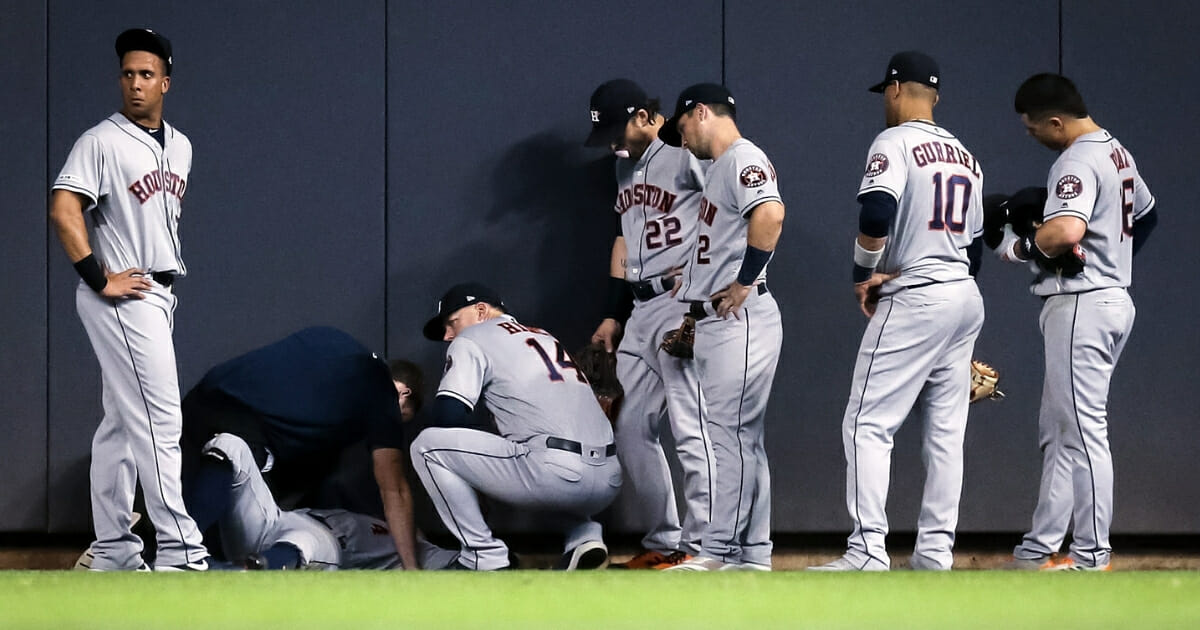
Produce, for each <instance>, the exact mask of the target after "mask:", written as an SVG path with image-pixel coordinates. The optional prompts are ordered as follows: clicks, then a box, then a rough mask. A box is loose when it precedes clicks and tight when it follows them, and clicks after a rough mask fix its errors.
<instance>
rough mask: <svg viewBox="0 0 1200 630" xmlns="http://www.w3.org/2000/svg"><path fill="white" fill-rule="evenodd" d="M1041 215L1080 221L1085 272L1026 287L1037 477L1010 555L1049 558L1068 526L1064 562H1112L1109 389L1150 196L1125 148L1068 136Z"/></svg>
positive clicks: (1098, 136)
mask: <svg viewBox="0 0 1200 630" xmlns="http://www.w3.org/2000/svg"><path fill="white" fill-rule="evenodd" d="M1047 190H1048V191H1049V196H1048V198H1047V199H1046V207H1045V209H1044V212H1043V215H1044V217H1045V219H1046V220H1051V219H1054V218H1057V217H1063V216H1071V217H1076V218H1078V219H1081V220H1083V221H1085V222H1086V223H1087V231H1086V232H1085V234H1084V236H1083V239H1082V241H1081V242H1080V245H1081V246H1082V248H1083V250H1084V252H1085V255H1086V257H1087V260H1086V264H1085V266H1084V270H1083V273H1082V274H1080V275H1079V276H1076V277H1073V278H1072V277H1061V278H1060V277H1059V276H1058V275H1057V274H1054V275H1051V274H1048V273H1045V272H1042V271H1039V274H1038V278H1037V279H1036V280H1035V282H1034V284H1033V292H1034V293H1035V294H1037V295H1041V296H1043V297H1045V303H1044V304H1043V306H1042V313H1041V317H1040V320H1039V323H1040V325H1041V330H1042V338H1043V344H1044V348H1043V349H1044V356H1045V383H1044V385H1043V387H1042V403H1041V410H1040V413H1039V415H1038V427H1039V433H1040V439H1039V442H1040V446H1041V449H1042V481H1041V485H1040V487H1039V490H1038V503H1037V508H1036V509H1035V511H1034V514H1033V525H1032V527H1031V529H1030V531H1029V532H1028V533H1026V534H1025V537H1024V539H1023V540H1022V542H1021V544H1020V545H1018V546H1017V547H1016V549H1015V550H1014V551H1013V555H1014V557H1016V558H1017V559H1020V560H1037V561H1041V560H1044V559H1046V558H1047V557H1048V556H1049V555H1050V554H1053V553H1056V552H1057V551H1058V550H1059V548H1060V547H1061V546H1062V543H1063V540H1064V538H1065V536H1066V533H1067V529H1068V524H1070V523H1073V528H1072V531H1071V534H1072V536H1071V538H1072V542H1071V549H1070V558H1071V560H1072V561H1074V562H1075V563H1076V564H1077V565H1079V566H1083V567H1089V568H1104V567H1107V566H1109V558H1110V555H1111V552H1112V546H1111V543H1110V541H1109V528H1110V526H1111V524H1112V515H1113V467H1112V452H1111V450H1110V447H1109V443H1108V413H1107V407H1108V390H1109V383H1110V382H1111V379H1112V373H1113V371H1114V370H1115V368H1116V364H1117V360H1118V359H1120V356H1121V352H1122V351H1123V350H1124V347H1125V343H1126V342H1127V341H1128V339H1129V334H1130V332H1131V331H1132V330H1133V322H1134V319H1135V316H1136V309H1135V308H1134V304H1133V299H1132V298H1131V297H1130V295H1129V292H1128V291H1127V290H1126V289H1127V287H1128V286H1129V284H1130V282H1131V276H1132V266H1133V265H1132V263H1133V238H1132V236H1133V222H1134V220H1136V219H1138V218H1140V217H1142V216H1144V215H1145V214H1146V213H1147V212H1149V211H1150V209H1151V208H1153V207H1154V197H1153V195H1151V194H1150V191H1149V189H1148V188H1147V187H1146V184H1145V182H1143V181H1142V177H1141V175H1140V174H1139V172H1138V168H1137V164H1136V162H1134V159H1133V156H1132V155H1131V154H1130V153H1129V151H1128V150H1127V149H1126V148H1125V147H1124V146H1122V145H1121V143H1120V142H1118V141H1117V139H1116V138H1114V137H1112V135H1110V134H1109V133H1108V132H1107V131H1105V130H1103V129H1101V130H1098V131H1095V132H1092V133H1088V134H1084V135H1082V136H1080V137H1078V138H1076V139H1075V142H1073V143H1072V144H1071V145H1070V146H1069V147H1068V148H1067V149H1066V150H1065V151H1063V152H1062V154H1061V155H1060V156H1059V158H1058V160H1057V161H1056V162H1055V163H1054V166H1053V167H1051V169H1050V175H1049V178H1048V180H1047Z"/></svg>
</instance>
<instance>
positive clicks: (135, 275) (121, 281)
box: [100, 269, 151, 300]
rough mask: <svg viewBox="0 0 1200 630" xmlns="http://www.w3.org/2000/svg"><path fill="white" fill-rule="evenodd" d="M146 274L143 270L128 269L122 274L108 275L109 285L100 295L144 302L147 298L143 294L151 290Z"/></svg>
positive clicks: (105, 286)
mask: <svg viewBox="0 0 1200 630" xmlns="http://www.w3.org/2000/svg"><path fill="white" fill-rule="evenodd" d="M145 273H146V272H144V271H142V270H141V269H126V270H125V271H122V272H120V273H110V274H107V275H108V284H106V285H104V290H103V291H101V292H100V295H103V296H104V297H108V298H116V299H122V298H124V299H130V300H144V299H146V296H145V295H144V293H143V292H145V291H149V290H150V289H151V286H150V281H149V280H147V279H146V275H145Z"/></svg>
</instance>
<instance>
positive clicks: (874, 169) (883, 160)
mask: <svg viewBox="0 0 1200 630" xmlns="http://www.w3.org/2000/svg"><path fill="white" fill-rule="evenodd" d="M887 168H888V159H887V156H886V155H884V154H882V153H876V154H875V155H872V156H871V159H869V160H867V177H879V176H880V175H882V174H883V172H884V171H886V170H887Z"/></svg>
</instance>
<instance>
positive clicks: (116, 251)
mask: <svg viewBox="0 0 1200 630" xmlns="http://www.w3.org/2000/svg"><path fill="white" fill-rule="evenodd" d="M163 133H164V134H165V136H166V142H165V145H166V146H165V147H160V146H159V145H158V142H157V141H155V140H154V139H153V138H151V137H150V135H149V134H147V133H146V132H145V131H142V129H141V128H140V127H138V126H137V125H135V124H133V123H132V122H130V120H129V119H128V118H125V116H123V115H122V114H119V113H118V114H113V115H112V116H109V117H108V118H107V119H106V120H104V121H103V122H101V123H100V124H98V125H96V126H95V127H92V128H91V129H89V130H87V131H85V132H84V133H83V135H82V136H80V137H79V139H78V140H76V141H75V146H74V147H73V148H72V149H71V153H70V155H68V156H67V162H66V164H64V165H63V168H62V171H61V172H60V173H59V174H58V177H57V178H55V180H54V186H53V187H54V188H55V189H61V190H69V191H71V192H75V193H79V194H81V195H83V196H85V197H87V198H88V199H89V200H90V201H91V202H92V205H91V206H89V207H87V208H85V210H90V211H91V213H90V215H89V216H90V218H91V221H90V222H89V223H90V224H89V228H90V229H89V232H90V233H89V238H90V241H91V245H92V250H93V253H94V254H95V256H96V260H97V261H98V262H100V263H101V264H102V265H104V266H106V267H107V268H108V270H109V271H124V270H126V269H131V268H132V269H142V270H144V271H174V272H175V273H176V275H179V276H183V275H186V274H187V268H186V267H185V266H184V264H183V258H182V257H181V255H180V247H179V235H178V228H179V216H180V212H181V209H182V201H183V195H184V193H185V192H186V191H187V185H188V174H189V173H190V172H191V170H192V143H191V142H190V141H188V139H187V136H184V135H183V133H181V132H180V131H179V130H177V129H175V128H174V127H172V126H170V125H168V124H167V123H166V121H163Z"/></svg>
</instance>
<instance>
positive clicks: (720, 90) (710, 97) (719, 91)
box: [658, 83, 737, 147]
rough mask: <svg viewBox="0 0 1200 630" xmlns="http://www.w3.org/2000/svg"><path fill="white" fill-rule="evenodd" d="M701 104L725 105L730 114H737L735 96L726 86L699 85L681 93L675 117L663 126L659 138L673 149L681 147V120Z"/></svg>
mask: <svg viewBox="0 0 1200 630" xmlns="http://www.w3.org/2000/svg"><path fill="white" fill-rule="evenodd" d="M700 103H704V104H705V105H725V106H727V107H728V108H729V111H730V113H736V112H737V107H736V105H735V104H734V100H733V94H730V93H729V90H728V89H726V87H725V86H724V85H718V84H716V83H697V84H696V85H693V86H692V87H689V88H687V89H685V90H684V91H683V92H680V94H679V98H678V99H676V101H675V115H673V116H671V119H670V120H668V121H667V122H666V123H664V124H663V126H662V129H659V130H658V138H659V139H660V140H662V141H663V142H665V143H667V144H669V145H671V146H673V147H678V146H681V145H682V144H683V138H681V137H680V136H679V128H678V127H679V119H680V117H682V116H683V115H684V114H686V113H688V112H690V111H692V110H693V109H695V108H696V106H697V105H699V104H700Z"/></svg>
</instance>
